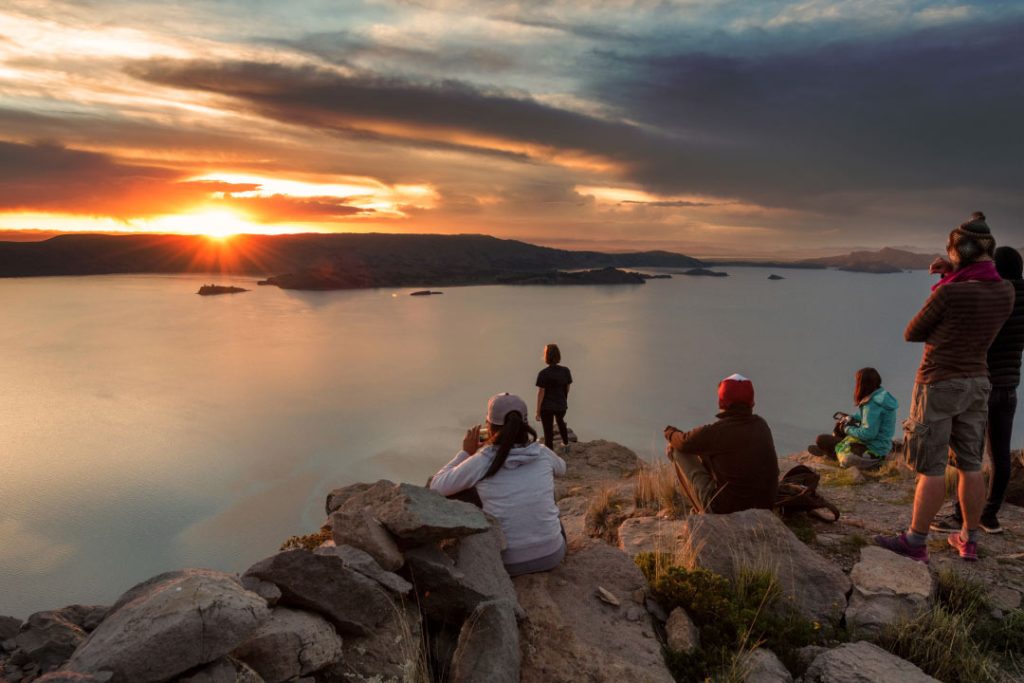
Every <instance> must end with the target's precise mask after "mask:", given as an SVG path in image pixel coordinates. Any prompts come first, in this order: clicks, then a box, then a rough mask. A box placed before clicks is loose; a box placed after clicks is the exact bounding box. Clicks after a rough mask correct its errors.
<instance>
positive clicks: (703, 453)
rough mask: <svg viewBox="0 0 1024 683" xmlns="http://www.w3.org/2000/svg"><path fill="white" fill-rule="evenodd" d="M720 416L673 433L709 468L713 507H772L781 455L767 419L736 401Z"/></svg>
mask: <svg viewBox="0 0 1024 683" xmlns="http://www.w3.org/2000/svg"><path fill="white" fill-rule="evenodd" d="M716 417H718V421H717V422H715V423H713V424H709V425H704V426H703V427H697V428H696V429H692V430H690V431H688V432H675V433H674V434H672V441H671V443H672V447H673V448H674V449H676V450H677V451H680V452H682V453H693V454H695V455H697V456H700V460H701V462H702V463H703V464H704V467H706V468H707V469H708V471H709V472H711V476H712V477H714V479H715V483H717V484H718V493H717V494H715V497H714V499H713V500H712V501H711V511H712V512H718V513H729V512H737V511H739V510H747V509H749V508H764V509H766V510H770V509H771V508H772V507H773V506H774V505H775V494H776V492H777V490H778V486H779V460H778V458H777V457H776V455H775V442H774V441H773V440H772V430H771V429H770V428H769V427H768V423H767V422H765V421H764V419H763V418H761V417H760V416H758V415H754V414H753V411H751V409H750V408H745V407H741V406H732V407H730V408H728V409H727V410H724V411H722V412H721V413H719V414H718V415H717V416H716Z"/></svg>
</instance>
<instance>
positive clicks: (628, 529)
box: [619, 510, 850, 623]
mask: <svg viewBox="0 0 1024 683" xmlns="http://www.w3.org/2000/svg"><path fill="white" fill-rule="evenodd" d="M619 544H620V546H621V547H622V549H623V550H625V551H626V553H627V554H628V555H629V556H630V557H633V556H635V555H637V554H638V553H641V552H645V551H650V552H655V551H657V552H668V553H672V554H673V555H674V556H675V557H676V558H677V559H676V561H677V562H679V563H681V564H684V565H688V566H699V567H703V568H704V569H708V570H710V571H713V572H715V573H716V574H720V575H722V576H725V577H727V578H730V579H735V578H736V576H737V575H738V574H739V572H740V570H743V569H753V570H770V571H773V572H774V573H775V574H776V576H777V577H778V579H779V587H780V588H781V590H782V593H783V595H784V596H788V597H789V598H791V599H792V601H793V604H794V606H795V607H796V608H797V609H798V610H799V611H800V612H801V613H802V614H803V615H804V616H805V617H807V618H808V619H812V620H815V621H821V622H823V623H827V622H833V623H836V622H838V621H839V619H840V617H841V616H842V614H843V611H844V610H845V609H846V594H847V593H848V592H849V590H850V579H849V577H848V576H846V574H844V573H843V571H842V569H840V568H839V567H838V566H836V565H834V564H832V563H831V562H829V561H828V560H826V559H825V558H823V557H822V556H821V555H818V554H817V553H816V552H814V551H813V550H811V549H810V548H809V547H807V546H806V545H805V544H803V543H801V542H800V540H799V539H797V537H796V536H794V535H793V532H792V531H790V530H789V529H788V528H787V527H786V525H785V524H783V523H782V520H780V519H779V518H778V517H776V516H775V515H774V514H772V513H771V512H769V511H768V510H743V511H742V512H734V513H732V514H728V515H715V514H706V515H691V516H689V517H687V518H686V519H681V520H667V519H657V518H653V517H635V518H632V519H627V520H626V521H625V522H623V524H622V525H621V526H620V527H619Z"/></svg>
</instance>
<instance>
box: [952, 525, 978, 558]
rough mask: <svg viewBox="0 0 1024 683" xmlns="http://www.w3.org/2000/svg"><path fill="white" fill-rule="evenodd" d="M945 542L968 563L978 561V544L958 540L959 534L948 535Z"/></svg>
mask: <svg viewBox="0 0 1024 683" xmlns="http://www.w3.org/2000/svg"><path fill="white" fill-rule="evenodd" d="M946 541H947V542H948V543H949V544H950V545H951V546H953V547H954V548H956V550H957V552H959V553H960V557H961V558H963V559H965V560H967V561H968V562H977V561H978V544H977V543H974V542H972V541H965V540H964V539H962V538H960V532H959V531H958V532H957V533H955V534H950V535H949V536H948V537H947V538H946Z"/></svg>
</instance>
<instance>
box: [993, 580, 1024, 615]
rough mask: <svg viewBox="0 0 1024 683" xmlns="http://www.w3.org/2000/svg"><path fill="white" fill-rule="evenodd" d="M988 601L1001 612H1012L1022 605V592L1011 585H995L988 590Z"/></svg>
mask: <svg viewBox="0 0 1024 683" xmlns="http://www.w3.org/2000/svg"><path fill="white" fill-rule="evenodd" d="M988 601H989V603H990V604H991V605H992V607H993V608H995V609H997V610H999V611H1001V612H1010V611H1013V610H1015V609H1017V608H1018V607H1020V592H1019V591H1017V590H1014V589H1013V588H1010V587H1009V586H993V587H992V588H991V589H990V590H989V592H988Z"/></svg>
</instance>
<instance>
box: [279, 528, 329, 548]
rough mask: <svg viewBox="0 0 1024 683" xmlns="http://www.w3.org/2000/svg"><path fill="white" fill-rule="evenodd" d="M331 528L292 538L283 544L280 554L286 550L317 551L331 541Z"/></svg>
mask: <svg viewBox="0 0 1024 683" xmlns="http://www.w3.org/2000/svg"><path fill="white" fill-rule="evenodd" d="M331 538H332V536H331V527H329V526H323V527H320V531H318V532H316V533H315V534H306V535H305V536H290V537H289V538H288V539H286V540H285V542H284V543H282V544H281V547H280V548H279V551H280V552H284V551H285V550H308V551H310V552H312V551H314V550H316V549H317V548H319V547H320V545H321V544H323V543H324V542H326V541H330V540H331Z"/></svg>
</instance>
